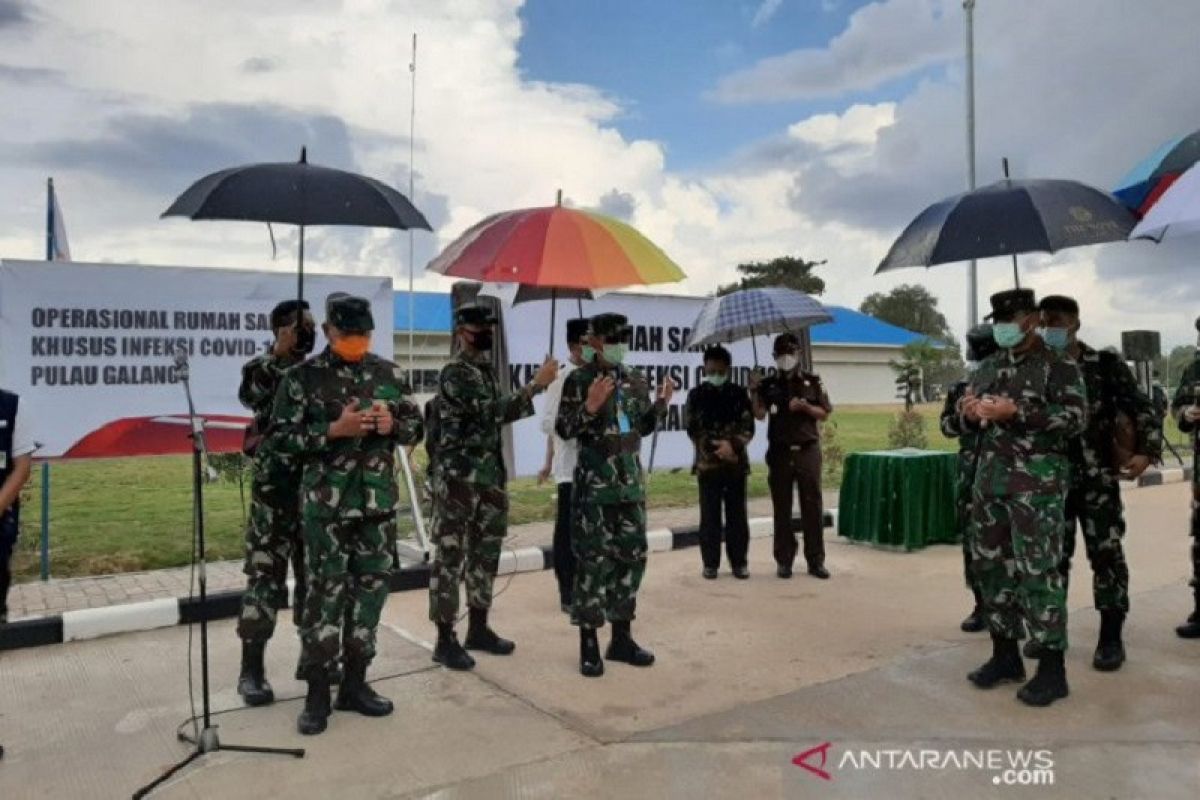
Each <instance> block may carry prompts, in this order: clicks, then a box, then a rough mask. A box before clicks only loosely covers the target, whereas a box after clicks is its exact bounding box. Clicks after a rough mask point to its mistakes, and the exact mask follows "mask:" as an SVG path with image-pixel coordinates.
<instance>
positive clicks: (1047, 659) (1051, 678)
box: [1017, 650, 1069, 706]
mask: <svg viewBox="0 0 1200 800" xmlns="http://www.w3.org/2000/svg"><path fill="white" fill-rule="evenodd" d="M1068 693H1069V691H1068V689H1067V668H1066V665H1065V664H1064V663H1063V651H1062V650H1046V651H1045V652H1044V653H1043V654H1042V657H1041V658H1040V659H1038V668H1037V674H1036V675H1034V676H1033V680H1031V681H1030V682H1029V683H1027V684H1025V685H1024V686H1022V687H1021V690H1020V691H1019V692H1017V697H1018V698H1020V700H1021V702H1022V703H1025V704H1026V705H1031V706H1048V705H1050V704H1051V703H1053V702H1054V701H1055V700H1058V699H1059V698H1062V697H1066V696H1067V694H1068Z"/></svg>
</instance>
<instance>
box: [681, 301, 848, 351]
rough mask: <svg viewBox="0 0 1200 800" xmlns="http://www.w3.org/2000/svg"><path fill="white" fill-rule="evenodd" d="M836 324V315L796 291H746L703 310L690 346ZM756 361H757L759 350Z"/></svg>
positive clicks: (708, 304) (690, 338)
mask: <svg viewBox="0 0 1200 800" xmlns="http://www.w3.org/2000/svg"><path fill="white" fill-rule="evenodd" d="M826 322H833V316H832V315H831V314H830V313H829V312H828V311H826V310H825V307H824V306H823V305H821V304H820V303H819V302H817V301H816V299H814V298H812V297H810V296H809V295H806V294H804V292H797V291H796V290H795V289H784V288H769V289H743V290H742V291H740V292H734V293H732V294H727V295H724V296H723V297H714V298H712V299H711V300H709V301H708V302H707V303H705V304H704V308H702V309H700V315H699V316H698V317H696V321H695V322H694V323H692V332H691V334H690V335H689V336H688V341H687V345H688V347H704V346H706V345H710V344H717V343H719V342H733V341H737V340H738V339H745V338H746V337H747V336H749V337H751V341H753V337H755V336H764V335H767V334H772V333H783V332H784V331H797V330H800V329H802V328H807V327H809V326H811V325H821V324H823V323H826ZM754 360H755V362H756V363H757V361H758V348H757V347H756V348H755V354H754Z"/></svg>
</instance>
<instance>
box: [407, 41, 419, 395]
mask: <svg viewBox="0 0 1200 800" xmlns="http://www.w3.org/2000/svg"><path fill="white" fill-rule="evenodd" d="M408 72H409V74H410V76H411V88H410V90H409V95H408V97H409V105H408V200H409V202H410V203H413V204H416V202H417V198H416V187H417V183H416V169H415V168H414V166H413V158H414V156H415V154H416V148H415V146H414V142H415V140H416V132H417V34H416V32H414V33H413V35H412V61H410V62H409V63H408ZM414 253H415V248H414V245H413V229H412V228H409V229H408V382H409V384H410V385H412V386H414V387H415V385H416V383H417V376H416V372H415V368H414V358H415V354H414V353H413V347H414V345H413V316H414V315H415V314H416V302H415V300H414V298H413V282H414V275H415V274H416V271H417V265H416V264H415V263H414V260H415V259H416V256H415V254H414Z"/></svg>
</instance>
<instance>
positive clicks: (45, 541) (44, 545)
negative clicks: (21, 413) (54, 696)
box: [39, 178, 55, 581]
mask: <svg viewBox="0 0 1200 800" xmlns="http://www.w3.org/2000/svg"><path fill="white" fill-rule="evenodd" d="M54 226H55V220H54V178H46V260H47V261H53V260H54V249H55V248H54ZM39 546H40V550H41V553H40V566H41V569H40V572H41V579H42V580H43V581H48V580H50V462H49V461H45V460H43V461H42V530H41V542H40V545H39Z"/></svg>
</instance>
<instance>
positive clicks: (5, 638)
mask: <svg viewBox="0 0 1200 800" xmlns="http://www.w3.org/2000/svg"><path fill="white" fill-rule="evenodd" d="M824 523H825V525H824V526H825V527H826V528H836V526H837V509H830V510H828V511H826V512H825V519H824ZM772 526H773V521H772V519H771V518H770V517H754V518H752V519H751V520H750V538H751V539H761V538H765V537H768V536H771V535H772V533H773V530H772ZM792 528H793V530H797V531H798V530H799V529H800V518H799V517H794V518H793V519H792ZM646 539H647V542H648V544H649V548H650V552H652V553H663V552H667V551H670V550H683V549H685V548H688V547H695V546H697V545H698V544H699V543H700V529H699V528H698V527H697V526H694V525H693V526H689V527H686V528H655V529H653V530H648V531H646ZM553 568H554V549H553V548H552V547H522V548H519V549H516V550H505V551H504V552H502V553H501V554H500V566H499V569H498V570H497V571H496V574H497V575H513V574H517V573H521V572H541V571H543V570H549V569H553ZM430 571H431V567H430V565H429V564H415V565H412V566H407V567H401V568H400V569H398V570H394V571H393V572H392V574H391V575H389V576H388V591H389V592H411V591H417V590H420V589H427V588H429V574H430ZM290 594H291V593H290V592H289V596H290ZM241 607H242V592H241V591H223V592H213V593H212V594H210V595H209V596H208V619H209V620H210V621H212V620H218V619H230V618H233V617H236V616H237V615H238V614H239V613H240V611H241ZM202 610H203V609H202V607H201V605H200V600H199V598H196V597H180V598H170V597H168V598H164V599H161V600H147V601H144V602H140V603H124V604H121V605H115V606H105V607H103V608H84V609H79V610H77V611H66V612H63V613H62V614H55V615H53V616H47V617H32V618H30V619H23V620H18V621H16V622H10V623H8V624H7V625H4V626H0V651H4V650H20V649H23V648H26V647H40V646H42V645H47V644H62V643H64V642H77V641H83V640H86V639H96V638H99V637H101V636H111V635H113V634H118V633H136V632H139V631H150V630H155V629H157V628H169V627H172V626H174V625H189V624H191V623H193V622H199V621H200V618H201V612H202Z"/></svg>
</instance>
